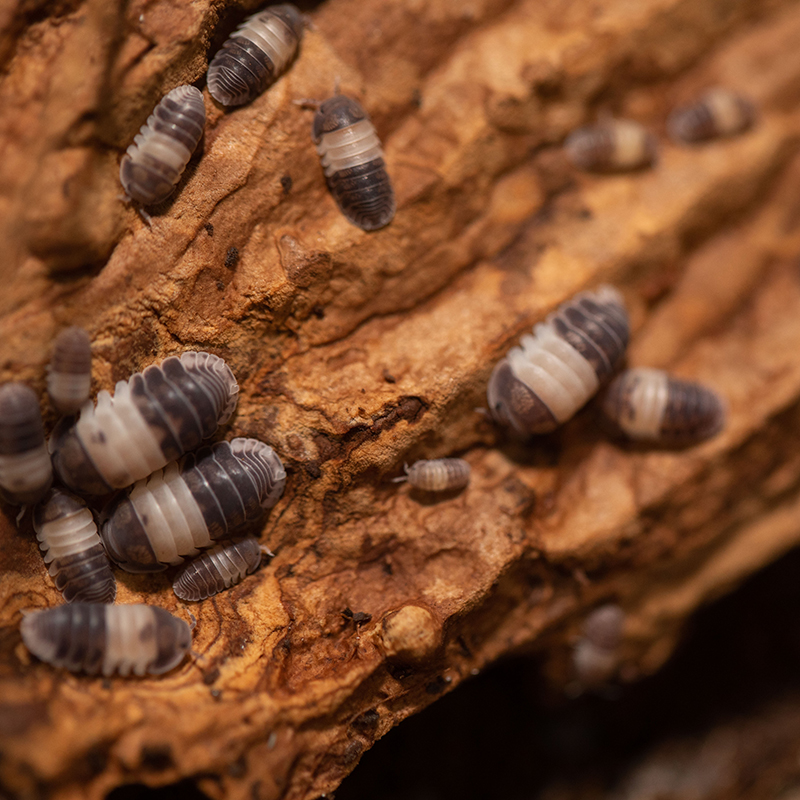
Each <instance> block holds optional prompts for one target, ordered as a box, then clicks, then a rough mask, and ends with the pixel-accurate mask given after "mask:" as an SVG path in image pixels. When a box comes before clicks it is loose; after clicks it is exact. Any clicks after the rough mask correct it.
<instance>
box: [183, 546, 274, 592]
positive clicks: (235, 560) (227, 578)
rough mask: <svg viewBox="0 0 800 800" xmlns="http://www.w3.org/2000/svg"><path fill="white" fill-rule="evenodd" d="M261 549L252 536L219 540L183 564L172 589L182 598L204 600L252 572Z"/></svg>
mask: <svg viewBox="0 0 800 800" xmlns="http://www.w3.org/2000/svg"><path fill="white" fill-rule="evenodd" d="M263 552H264V550H263V549H262V547H261V545H260V544H259V541H258V539H256V538H255V537H254V536H247V537H245V538H244V539H237V540H235V541H231V542H222V543H221V544H218V545H215V546H214V547H212V548H211V549H210V550H206V551H205V552H204V553H200V555H199V556H197V558H193V559H192V560H191V561H189V562H188V563H187V564H184V565H183V566H182V567H181V568H180V570H179V571H178V574H177V575H176V577H175V580H174V581H173V583H172V588H173V589H174V590H175V594H176V595H178V597H180V598H181V600H190V601H197V600H205V599H206V598H207V597H212V596H213V595H215V594H219V593H220V592H222V591H224V590H225V589H229V588H230V587H231V586H233V585H234V584H237V583H239V582H240V581H241V580H243V579H244V577H245V576H246V575H250V573H252V572H255V571H256V570H257V569H258V567H259V565H260V564H261V556H262V554H263Z"/></svg>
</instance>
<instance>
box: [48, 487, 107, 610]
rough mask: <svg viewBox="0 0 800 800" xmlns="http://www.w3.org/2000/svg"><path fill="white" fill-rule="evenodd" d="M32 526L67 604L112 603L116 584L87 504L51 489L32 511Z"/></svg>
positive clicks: (54, 580) (59, 490)
mask: <svg viewBox="0 0 800 800" xmlns="http://www.w3.org/2000/svg"><path fill="white" fill-rule="evenodd" d="M33 527H34V530H35V531H36V538H37V539H38V540H39V547H40V548H41V550H42V551H43V553H44V562H45V564H49V565H50V569H49V572H50V575H51V576H52V578H53V582H54V583H55V585H56V588H57V589H58V590H59V591H60V592H61V593H62V595H63V596H64V599H65V600H66V601H67V602H68V603H113V602H114V598H115V597H116V596H117V583H116V581H115V580H114V573H113V572H112V571H111V563H110V562H109V560H108V556H107V555H106V551H105V550H104V549H103V544H102V542H101V541H100V536H99V534H98V533H97V525H96V524H95V521H94V517H93V516H92V512H91V511H90V510H89V509H88V508H87V507H86V503H84V502H83V500H81V499H80V498H79V497H76V496H75V495H73V494H70V493H69V492H65V491H63V490H62V489H51V490H50V491H49V492H48V493H47V494H46V495H45V497H44V498H43V499H42V501H41V502H40V503H39V504H38V505H37V506H36V507H35V508H34V510H33Z"/></svg>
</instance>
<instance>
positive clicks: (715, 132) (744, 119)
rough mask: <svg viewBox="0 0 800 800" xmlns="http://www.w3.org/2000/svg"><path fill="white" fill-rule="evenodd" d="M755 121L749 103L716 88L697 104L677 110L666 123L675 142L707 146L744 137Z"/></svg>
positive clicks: (739, 96)
mask: <svg viewBox="0 0 800 800" xmlns="http://www.w3.org/2000/svg"><path fill="white" fill-rule="evenodd" d="M755 118H756V112H755V108H754V107H753V104H752V103H751V102H750V101H749V100H747V99H746V98H744V97H742V96H741V95H739V94H736V92H732V91H731V90H730V89H723V88H716V89H711V90H709V91H708V92H706V94H704V95H703V96H702V97H701V98H700V99H699V100H698V101H697V102H695V103H692V104H691V105H688V106H680V107H678V108H676V109H675V110H674V111H673V112H672V113H671V114H670V115H669V117H668V119H667V132H668V133H669V135H670V138H671V139H673V140H674V141H676V142H705V141H708V140H709V139H717V138H719V137H722V136H734V135H735V134H737V133H741V132H742V131H745V130H747V129H748V128H749V127H750V126H751V125H752V124H753V122H754V121H755Z"/></svg>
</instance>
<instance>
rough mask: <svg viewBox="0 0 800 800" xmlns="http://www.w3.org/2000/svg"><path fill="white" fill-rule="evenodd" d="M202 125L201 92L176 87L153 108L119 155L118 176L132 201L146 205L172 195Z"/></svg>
mask: <svg viewBox="0 0 800 800" xmlns="http://www.w3.org/2000/svg"><path fill="white" fill-rule="evenodd" d="M205 124H206V108H205V105H204V103H203V95H202V93H201V92H200V91H199V90H197V89H195V88H194V86H177V87H176V88H175V89H173V90H172V91H171V92H169V93H168V94H167V95H166V96H165V97H164V98H163V99H162V101H161V102H160V103H159V104H158V105H157V106H156V107H155V109H153V113H152V114H151V115H150V116H149V117H148V118H147V122H146V123H145V124H144V125H142V127H141V130H140V131H139V133H137V134H136V136H135V137H134V139H133V144H132V145H131V146H130V147H129V148H128V150H127V152H126V154H125V155H124V156H123V157H122V163H121V164H120V167H119V179H120V182H121V183H122V188H123V189H125V191H126V192H127V194H128V197H130V198H131V199H132V200H136V202H138V203H141V204H142V205H145V206H149V205H153V204H154V203H160V202H161V201H162V200H165V199H166V198H167V197H169V196H170V194H172V191H173V190H174V189H175V186H176V185H177V183H178V181H179V180H180V177H181V175H183V171H184V170H185V169H186V165H187V164H188V163H189V159H190V158H191V157H192V153H193V152H194V150H195V148H196V147H197V144H198V142H199V141H200V137H201V136H202V135H203V128H204V127H205Z"/></svg>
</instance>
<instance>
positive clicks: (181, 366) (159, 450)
mask: <svg viewBox="0 0 800 800" xmlns="http://www.w3.org/2000/svg"><path fill="white" fill-rule="evenodd" d="M238 392H239V386H238V385H237V383H236V379H235V378H234V377H233V373H232V372H231V370H230V367H229V366H228V365H227V364H226V363H225V362H224V361H223V360H222V359H221V358H219V357H218V356H214V355H211V354H210V353H203V352H195V351H193V350H190V351H189V352H186V353H183V355H181V356H180V357H177V356H171V357H170V358H167V359H166V360H164V361H163V362H162V363H161V364H158V365H155V364H154V365H152V366H149V367H147V369H145V370H144V371H143V372H137V373H135V374H134V375H132V376H131V377H130V378H129V379H128V380H127V381H120V382H119V383H117V385H116V387H115V389H114V397H111V395H110V394H109V393H108V392H106V391H102V392H100V393H99V394H98V395H97V405H96V406H95V407H94V408H92V407H91V406H89V407H84V408H83V409H82V411H81V413H80V416H79V418H78V419H77V421H75V422H72V423H71V424H70V425H68V426H67V427H65V428H62V429H60V430H59V429H56V431H55V432H54V434H53V436H52V437H51V439H50V449H51V452H52V453H53V465H54V467H55V469H56V472H57V474H58V476H59V477H60V478H61V480H62V481H63V482H64V483H65V484H66V485H67V486H69V487H70V488H71V489H73V490H74V491H76V492H79V493H85V494H105V493H107V492H109V491H110V490H111V489H115V488H121V487H123V486H129V485H130V484H132V483H133V482H134V481H137V480H139V479H140V478H144V477H145V476H147V475H149V474H150V473H151V472H154V471H155V470H157V469H161V468H162V467H163V466H165V465H166V464H167V463H169V462H170V461H172V460H173V459H176V458H179V457H180V456H182V455H183V454H184V453H186V452H188V451H189V450H193V449H194V448H195V447H197V446H198V445H199V444H200V442H201V441H202V440H203V439H205V438H207V437H209V436H211V434H212V433H214V431H216V429H217V428H218V427H219V426H220V425H222V424H224V423H225V422H227V421H228V419H230V416H231V414H233V411H234V409H235V408H236V399H237V396H238Z"/></svg>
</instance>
